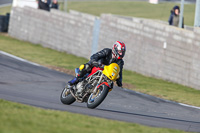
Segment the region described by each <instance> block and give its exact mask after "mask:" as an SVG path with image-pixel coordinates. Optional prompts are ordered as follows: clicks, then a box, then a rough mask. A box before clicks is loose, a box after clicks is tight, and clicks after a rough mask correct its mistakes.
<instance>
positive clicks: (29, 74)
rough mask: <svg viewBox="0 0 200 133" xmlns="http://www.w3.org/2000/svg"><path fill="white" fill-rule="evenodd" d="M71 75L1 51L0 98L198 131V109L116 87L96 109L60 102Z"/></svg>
mask: <svg viewBox="0 0 200 133" xmlns="http://www.w3.org/2000/svg"><path fill="white" fill-rule="evenodd" d="M71 78H72V76H71V75H67V74H65V73H61V72H57V71H54V70H50V69H48V68H45V67H42V66H39V65H37V64H31V63H29V62H26V61H23V60H21V59H16V58H13V57H10V56H7V55H4V54H2V52H1V51H0V99H5V100H9V101H14V102H19V103H23V104H28V105H32V106H37V107H41V108H45V109H53V110H61V111H69V112H74V113H80V114H85V115H90V116H96V117H102V118H107V119H113V120H120V121H126V122H131V123H139V124H143V125H148V126H153V127H165V128H173V129H180V130H184V131H192V132H200V109H198V108H192V107H186V106H181V105H179V104H177V103H173V102H169V101H165V100H162V99H158V98H156V97H153V96H148V95H143V94H139V93H136V92H134V91H130V90H126V89H120V88H118V87H115V88H114V89H113V91H111V92H110V93H109V94H108V96H107V97H106V99H105V100H104V101H103V103H102V104H101V105H100V106H98V107H97V108H96V109H88V108H87V107H86V103H77V102H75V103H73V104H72V105H64V104H62V103H61V102H60V93H61V91H62V89H63V88H64V86H65V84H66V81H68V80H70V79H71Z"/></svg>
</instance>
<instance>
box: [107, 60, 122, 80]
mask: <svg viewBox="0 0 200 133" xmlns="http://www.w3.org/2000/svg"><path fill="white" fill-rule="evenodd" d="M119 72H120V67H119V65H118V64H117V63H111V64H110V65H108V66H104V70H103V74H104V75H106V76H107V77H108V78H109V79H110V80H112V81H115V80H116V79H118V78H119Z"/></svg>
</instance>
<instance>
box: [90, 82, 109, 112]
mask: <svg viewBox="0 0 200 133" xmlns="http://www.w3.org/2000/svg"><path fill="white" fill-rule="evenodd" d="M108 92H109V88H108V86H106V85H102V86H100V87H99V89H98V91H97V93H96V94H94V93H92V94H90V96H89V98H88V101H87V107H88V108H91V109H94V108H96V107H97V106H99V105H100V104H101V103H102V102H103V100H104V99H105V98H106V96H107V95H108Z"/></svg>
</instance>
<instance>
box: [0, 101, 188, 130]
mask: <svg viewBox="0 0 200 133" xmlns="http://www.w3.org/2000/svg"><path fill="white" fill-rule="evenodd" d="M0 108H1V109H0V120H1V123H0V133H79V132H81V133H133V132H135V133H184V132H183V131H179V130H174V129H164V128H153V127H147V126H142V125H139V124H133V123H126V122H119V121H114V120H107V119H102V118H96V117H90V116H85V115H80V114H74V113H69V112H61V111H53V110H44V109H40V108H36V107H31V106H27V105H22V104H19V103H13V102H8V101H5V100H1V99H0Z"/></svg>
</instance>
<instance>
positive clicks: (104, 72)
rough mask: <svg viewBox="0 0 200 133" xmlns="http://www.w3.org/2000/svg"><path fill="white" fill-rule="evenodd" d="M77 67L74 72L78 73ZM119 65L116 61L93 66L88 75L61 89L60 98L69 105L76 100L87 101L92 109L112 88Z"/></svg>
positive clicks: (117, 74)
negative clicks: (101, 65)
mask: <svg viewBox="0 0 200 133" xmlns="http://www.w3.org/2000/svg"><path fill="white" fill-rule="evenodd" d="M78 70H79V69H78V68H76V69H75V73H78ZM119 72H120V67H119V65H118V64H116V63H111V64H110V65H105V66H104V67H103V68H100V67H93V68H92V71H91V73H90V74H89V75H87V76H86V77H85V78H83V79H82V81H80V82H78V83H77V84H75V85H73V86H70V85H67V86H65V88H64V89H63V91H62V93H61V96H60V100H61V102H62V103H63V104H67V105H70V104H72V103H74V102H75V101H77V102H81V103H82V102H87V107H88V108H91V109H94V108H96V107H97V106H98V105H100V104H101V103H102V102H103V100H104V99H105V98H106V96H107V95H108V92H109V91H111V90H112V87H113V82H114V81H116V80H117V79H118V78H119Z"/></svg>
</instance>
